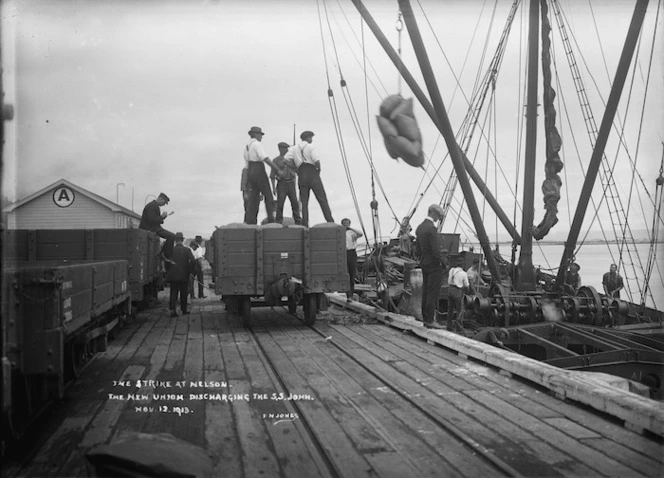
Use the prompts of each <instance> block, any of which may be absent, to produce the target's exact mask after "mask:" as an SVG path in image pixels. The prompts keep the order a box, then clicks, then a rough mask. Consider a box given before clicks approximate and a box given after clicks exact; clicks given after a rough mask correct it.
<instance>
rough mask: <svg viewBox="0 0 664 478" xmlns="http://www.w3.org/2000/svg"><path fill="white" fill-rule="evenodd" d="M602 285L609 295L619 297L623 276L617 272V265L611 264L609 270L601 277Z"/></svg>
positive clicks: (622, 285)
mask: <svg viewBox="0 0 664 478" xmlns="http://www.w3.org/2000/svg"><path fill="white" fill-rule="evenodd" d="M602 285H603V286H604V293H605V294H606V295H608V296H609V297H613V298H615V299H620V291H621V290H622V289H623V287H624V284H623V278H622V277H620V274H618V266H617V265H616V264H611V267H610V268H609V272H607V273H606V274H604V276H603V277H602Z"/></svg>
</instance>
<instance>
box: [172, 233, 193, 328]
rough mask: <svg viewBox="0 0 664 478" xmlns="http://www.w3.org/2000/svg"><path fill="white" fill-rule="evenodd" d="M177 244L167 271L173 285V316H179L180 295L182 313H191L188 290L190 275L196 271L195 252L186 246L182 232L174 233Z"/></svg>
mask: <svg viewBox="0 0 664 478" xmlns="http://www.w3.org/2000/svg"><path fill="white" fill-rule="evenodd" d="M174 239H175V246H174V247H173V254H172V256H171V260H172V261H173V263H172V264H171V267H169V268H168V271H167V272H166V280H167V281H168V282H169V283H170V285H171V297H170V299H171V300H170V308H171V317H177V316H178V313H177V312H176V310H175V305H176V304H177V301H178V295H179V296H180V309H181V310H182V315H186V314H188V313H189V311H188V310H187V295H188V294H187V292H188V291H189V275H190V274H191V273H192V272H193V271H194V254H193V253H192V252H191V249H189V248H188V247H185V246H184V244H182V242H183V241H184V237H183V235H182V233H181V232H178V233H176V234H174Z"/></svg>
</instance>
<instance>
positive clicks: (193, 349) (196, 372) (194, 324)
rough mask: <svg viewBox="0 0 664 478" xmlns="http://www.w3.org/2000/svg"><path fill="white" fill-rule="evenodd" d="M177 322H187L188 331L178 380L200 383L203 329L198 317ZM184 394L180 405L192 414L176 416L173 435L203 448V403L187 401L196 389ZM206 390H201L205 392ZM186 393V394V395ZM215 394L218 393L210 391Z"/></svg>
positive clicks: (182, 317) (189, 317)
mask: <svg viewBox="0 0 664 478" xmlns="http://www.w3.org/2000/svg"><path fill="white" fill-rule="evenodd" d="M178 321H181V322H185V321H186V322H188V325H189V329H188V334H187V350H186V353H185V356H184V366H183V370H182V375H181V376H180V378H179V380H183V381H186V383H190V381H201V380H203V329H202V323H201V319H200V317H197V316H193V315H191V314H190V315H184V316H181V317H179V318H178ZM183 391H184V392H185V401H184V402H183V403H180V404H177V403H176V404H174V405H184V406H186V407H188V408H189V409H191V410H192V411H193V413H187V414H184V415H176V416H174V418H175V426H174V428H173V435H175V436H177V437H178V438H181V439H182V440H185V441H188V442H189V443H192V444H194V445H196V446H200V447H205V432H204V429H205V414H204V410H205V401H204V400H189V399H188V398H187V397H188V393H193V394H197V393H199V392H200V391H199V390H198V389H193V388H187V389H185V390H183ZM207 391H208V390H203V392H207ZM187 392H188V393H187ZM210 392H212V393H217V392H220V391H218V390H217V391H212V390H210Z"/></svg>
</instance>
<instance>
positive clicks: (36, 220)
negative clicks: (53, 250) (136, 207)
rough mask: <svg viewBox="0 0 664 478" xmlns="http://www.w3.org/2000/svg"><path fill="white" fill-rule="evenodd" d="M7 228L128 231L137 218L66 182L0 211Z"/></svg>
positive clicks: (113, 204)
mask: <svg viewBox="0 0 664 478" xmlns="http://www.w3.org/2000/svg"><path fill="white" fill-rule="evenodd" d="M3 216H4V217H5V218H6V219H5V220H6V222H5V227H6V228H7V229H128V228H137V227H138V225H139V224H140V222H141V215H140V214H138V213H135V212H133V211H131V210H130V209H127V208H126V207H123V206H120V205H119V204H116V203H114V202H113V201H109V200H108V199H106V198H103V197H102V196H99V195H98V194H95V193H93V192H90V191H88V190H87V189H84V188H82V187H80V186H77V185H75V184H73V183H71V182H69V181H67V180H66V179H60V180H59V181H56V182H54V183H53V184H51V185H49V186H46V187H45V188H43V189H41V190H39V191H37V192H35V193H33V194H31V195H30V196H27V197H25V198H23V199H21V200H20V201H17V202H15V203H14V204H11V205H9V206H6V207H5V208H4V209H3Z"/></svg>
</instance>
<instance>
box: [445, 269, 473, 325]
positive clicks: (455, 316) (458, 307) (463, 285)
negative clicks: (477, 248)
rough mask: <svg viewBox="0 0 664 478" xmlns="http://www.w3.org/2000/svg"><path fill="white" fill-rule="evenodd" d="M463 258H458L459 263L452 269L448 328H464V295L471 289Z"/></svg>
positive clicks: (448, 282) (448, 295)
mask: <svg viewBox="0 0 664 478" xmlns="http://www.w3.org/2000/svg"><path fill="white" fill-rule="evenodd" d="M462 264H463V259H461V258H459V259H458V260H457V265H456V266H455V267H452V268H451V269H450V272H449V275H448V278H447V284H448V285H449V288H448V293H447V330H454V328H455V326H456V328H457V330H460V331H461V330H463V316H462V307H463V295H464V294H465V293H468V292H469V290H470V282H469V281H468V274H467V273H466V271H464V270H463V267H461V265H462Z"/></svg>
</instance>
